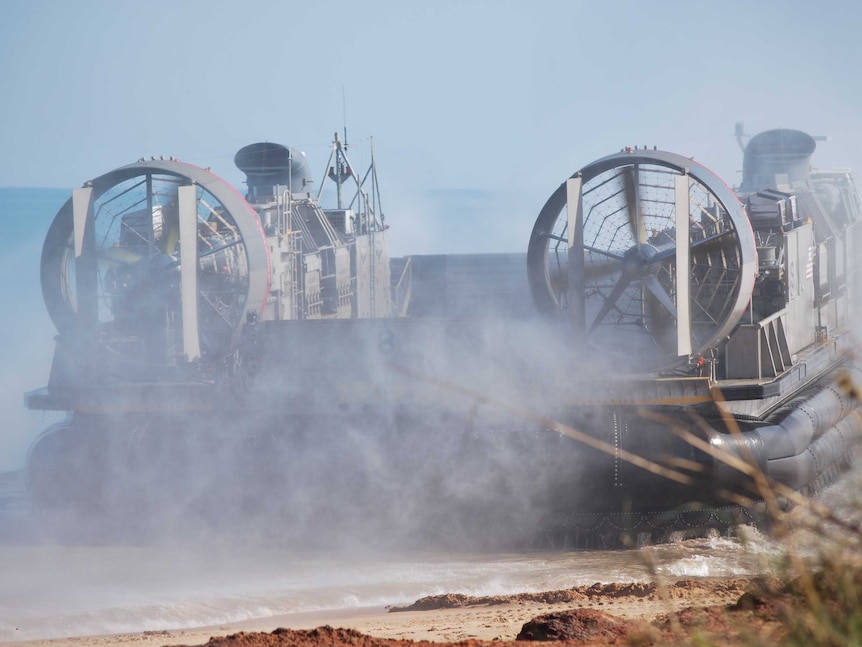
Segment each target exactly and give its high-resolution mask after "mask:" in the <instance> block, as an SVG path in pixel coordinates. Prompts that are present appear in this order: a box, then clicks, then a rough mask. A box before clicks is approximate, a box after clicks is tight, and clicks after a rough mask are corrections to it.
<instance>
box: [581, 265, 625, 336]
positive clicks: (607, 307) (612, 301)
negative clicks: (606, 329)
mask: <svg viewBox="0 0 862 647" xmlns="http://www.w3.org/2000/svg"><path fill="white" fill-rule="evenodd" d="M630 283H631V277H630V276H629V275H628V274H623V275H622V276H621V277H620V280H619V281H617V284H616V285H615V286H614V289H613V290H611V293H610V294H609V295H608V298H607V299H605V302H604V303H603V304H602V307H601V309H600V310H599V313H598V314H597V315H596V318H595V319H593V323H592V325H591V326H590V330H589V332H593V331H594V330H595V329H596V327H597V326H598V325H599V324H600V323H601V322H602V319H604V318H605V317H606V316H607V315H608V313H609V312H610V311H611V309H613V307H614V306H615V305H616V304H617V301H618V300H619V298H620V297H621V296H622V294H623V292H625V290H626V288H627V287H628V286H629V284H630Z"/></svg>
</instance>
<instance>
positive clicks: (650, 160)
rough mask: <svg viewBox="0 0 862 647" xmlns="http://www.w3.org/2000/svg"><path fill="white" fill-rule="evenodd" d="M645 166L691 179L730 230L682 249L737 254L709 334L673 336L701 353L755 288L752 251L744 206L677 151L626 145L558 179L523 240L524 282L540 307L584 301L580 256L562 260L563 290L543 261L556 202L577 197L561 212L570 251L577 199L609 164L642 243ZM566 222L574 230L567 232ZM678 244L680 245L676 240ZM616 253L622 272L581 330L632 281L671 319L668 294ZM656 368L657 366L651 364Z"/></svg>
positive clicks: (733, 320)
mask: <svg viewBox="0 0 862 647" xmlns="http://www.w3.org/2000/svg"><path fill="white" fill-rule="evenodd" d="M645 165H651V166H653V167H660V168H663V169H667V170H669V171H671V172H673V173H676V174H678V175H680V176H681V177H685V176H688V177H690V178H691V179H693V180H694V181H695V182H696V183H697V184H699V185H700V186H702V187H703V188H704V189H705V190H706V191H707V192H708V193H709V195H710V196H711V198H712V199H714V200H715V201H716V202H717V203H718V204H719V205H720V206H721V207H722V208H723V209H724V211H725V212H726V213H727V214H728V216H729V218H730V221H731V224H732V228H733V231H732V232H729V233H728V237H727V238H726V239H725V238H723V236H722V237H719V236H716V237H715V239H718V240H714V239H703V240H699V241H696V242H694V243H690V244H689V245H688V246H687V247H689V248H694V247H695V246H700V245H704V246H705V245H723V244H724V245H730V244H732V245H733V246H734V247H735V248H736V251H737V252H738V254H739V259H740V267H739V276H738V279H737V280H736V284H735V285H734V286H733V288H732V294H730V295H729V296H728V300H729V307H727V308H726V309H725V315H724V316H723V318H722V319H721V320H720V321H717V322H715V326H714V328H713V329H712V331H711V333H710V334H709V336H708V338H707V339H701V340H699V341H698V342H697V343H696V344H694V343H693V342H692V341H691V336H690V335H689V336H688V337H689V340H690V341H689V343H688V344H686V343H685V342H684V341H683V340H682V339H679V340H678V347H677V350H678V351H679V353H680V354H681V355H683V354H685V355H687V354H688V353H687V352H686V351H689V352H695V353H697V352H701V353H705V352H707V350H708V349H709V348H712V347H714V346H715V345H717V344H718V343H719V342H720V340H722V339H724V338H725V337H726V336H727V334H728V333H730V331H731V330H732V329H733V327H734V326H735V325H736V324H737V323H738V322H739V320H740V319H741V317H742V316H743V315H744V313H745V310H746V308H747V306H748V304H749V301H750V299H751V295H752V292H753V288H754V281H755V277H756V273H757V253H756V246H755V240H754V233H753V231H752V228H751V224H750V223H749V222H748V219H747V218H746V216H745V212H744V209H743V208H742V205H741V204H740V203H739V200H738V199H737V197H736V195H735V194H734V193H733V192H732V191H731V190H730V189H729V188H728V186H727V185H726V184H725V183H724V182H723V181H722V180H721V179H720V178H718V177H717V176H716V175H715V174H713V173H712V172H711V171H710V170H708V169H707V168H706V167H704V166H702V165H700V164H698V163H697V162H694V161H693V160H691V159H689V158H687V157H684V156H682V155H677V154H675V153H669V152H666V151H647V150H641V151H638V150H635V151H629V150H627V151H624V152H621V153H616V154H613V155H609V156H607V157H604V158H602V159H600V160H597V161H596V162H593V163H592V164H589V165H588V166H585V167H584V168H582V169H581V170H580V171H577V172H576V173H574V174H573V175H572V176H571V178H570V179H569V180H567V181H566V182H564V183H563V184H561V185H560V186H559V188H558V189H557V190H556V191H555V192H554V193H553V194H552V195H551V197H550V198H548V201H547V202H546V203H545V205H544V207H543V208H542V210H541V212H540V213H539V216H538V218H537V219H536V224H535V226H534V227H533V232H532V236H531V238H530V243H529V248H528V261H527V263H528V276H529V283H530V289H531V292H532V295H533V299H534V301H535V304H536V306H537V307H538V308H539V309H540V310H541V311H544V312H546V313H551V314H552V313H554V312H555V311H559V310H564V309H572V307H573V302H575V301H577V299H578V298H586V295H584V293H583V291H582V290H580V289H579V286H582V282H583V278H582V277H583V275H584V272H585V270H582V269H581V266H580V263H582V254H580V253H578V254H576V253H569V255H568V259H567V263H568V264H569V271H568V286H567V290H560V289H559V287H558V286H557V285H555V281H554V276H553V275H552V272H551V271H550V270H549V265H550V263H551V259H550V258H549V243H550V241H552V240H559V234H556V235H555V233H554V227H555V225H556V223H557V220H558V217H559V214H560V212H561V211H562V209H563V207H564V206H567V205H568V204H569V203H570V202H571V201H573V198H574V196H575V195H577V199H578V201H579V202H578V208H577V209H575V210H570V211H569V216H568V222H569V225H568V229H569V230H570V232H572V233H570V234H569V235H568V236H569V240H568V244H569V249H573V244H574V243H575V241H576V240H578V239H579V237H582V235H583V233H582V231H580V233H579V228H581V229H582V227H583V224H582V219H583V218H589V215H582V214H584V210H585V209H587V207H586V206H584V205H583V204H582V200H583V196H584V194H585V192H586V191H590V190H591V188H590V187H589V183H590V181H591V180H593V179H595V178H597V177H598V176H599V175H601V174H602V173H605V172H607V171H611V170H614V169H620V170H621V173H622V178H623V180H622V181H623V183H624V186H625V194H626V198H627V209H628V220H629V226H630V227H631V228H632V229H633V230H634V232H633V234H632V237H633V238H634V239H635V240H637V241H640V240H645V236H646V233H645V232H644V231H642V230H644V225H643V222H642V217H641V214H640V213H639V212H640V208H641V207H640V197H639V196H638V184H637V183H638V182H639V181H640V180H639V177H640V174H641V173H642V170H641V167H643V166H645ZM677 195H679V194H677ZM676 202H677V205H676V206H677V207H678V208H684V206H683V205H684V204H685V203H686V202H687V200H685V199H683V198H682V197H681V196H679V197H677V199H676ZM632 203H634V205H632ZM579 214H581V215H579ZM579 218H581V220H579ZM679 219H680V221H682V216H681V215H680V216H679ZM573 226H574V231H572V230H573ZM677 229H679V227H677ZM572 234H573V235H572ZM681 234H682V232H680V235H677V240H681V237H680V236H681ZM731 234H732V237H731ZM677 245H678V246H681V245H679V244H678V243H677ZM575 247H576V245H575ZM581 247H582V248H583V249H584V250H585V251H586V250H587V249H588V248H586V247H583V243H581ZM644 247H648V245H643V244H640V243H638V244H637V245H636V248H637V249H635V248H633V249H632V250H629V252H632V253H631V254H629V253H628V252H627V253H626V258H627V257H628V256H629V255H631V256H635V255H638V254H641V249H642V248H644ZM641 255H642V254H641ZM670 255H671V253H670V252H668V251H663V252H660V254H658V255H656V257H651V258H645V259H644V260H643V261H642V262H646V263H648V264H651V263H655V262H657V261H658V260H661V261H664V260H667V259H668V258H669V256H670ZM673 255H674V256H676V253H675V252H674V253H673ZM607 256H609V257H611V258H613V254H607ZM617 258H618V259H619V267H620V270H621V271H623V276H622V278H620V280H619V281H618V283H617V285H616V287H615V288H614V291H613V292H612V293H611V295H610V296H609V297H607V299H606V300H605V304H604V305H603V307H602V309H600V310H599V314H598V316H597V317H596V318H595V320H594V325H593V326H592V327H590V326H585V327H584V329H586V330H587V335H589V334H590V333H591V332H592V328H594V327H595V325H597V324H598V323H599V321H600V320H601V319H602V318H603V317H605V316H606V315H607V314H608V312H609V310H610V308H611V307H614V306H615V304H614V303H613V302H614V300H615V298H619V296H620V294H621V293H622V292H623V291H624V290H625V289H626V288H627V287H628V285H629V283H631V282H633V281H635V280H638V281H641V282H642V284H643V285H644V287H646V288H648V289H650V291H651V292H653V293H654V294H655V296H656V298H657V299H658V300H659V301H660V302H661V303H662V304H663V307H665V309H667V310H668V311H669V312H670V313H671V314H674V315H675V316H677V317H678V313H676V312H674V309H673V308H669V307H668V305H669V304H668V301H667V299H665V298H664V297H665V296H667V295H666V292H665V291H664V290H663V289H661V288H658V289H657V288H656V286H655V285H654V284H653V285H652V286H651V285H650V284H651V281H650V279H649V278H648V277H645V276H644V277H641V276H634V275H632V274H627V273H626V271H624V270H625V268H626V264H627V262H628V261H626V260H625V258H624V257H622V256H617ZM686 264H687V261H686V260H685V253H683V254H681V255H680V258H679V259H678V260H677V261H675V265H677V266H678V271H680V272H682V268H683V266H685V265H686ZM579 277H581V278H579ZM687 287H688V286H686V287H684V288H682V294H685V293H686V292H687ZM677 308H678V305H677ZM571 316H572V318H574V319H575V320H578V321H579V319H580V315H579V314H577V306H575V311H574V312H573V313H572V314H571ZM683 317H685V313H684V314H683ZM678 328H680V326H678ZM681 328H682V329H681V330H680V331H679V336H680V337H681V336H683V335H684V333H685V324H683V326H682V327H681ZM577 329H578V326H576V330H577ZM675 361H678V360H673V359H671V358H668V363H670V364H672V363H674V362H675ZM655 368H660V367H659V366H656V367H655Z"/></svg>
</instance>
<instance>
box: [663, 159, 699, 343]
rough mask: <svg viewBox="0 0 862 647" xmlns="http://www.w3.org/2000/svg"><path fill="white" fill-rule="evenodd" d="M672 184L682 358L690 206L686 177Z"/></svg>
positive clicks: (687, 334) (687, 313)
mask: <svg viewBox="0 0 862 647" xmlns="http://www.w3.org/2000/svg"><path fill="white" fill-rule="evenodd" d="M674 182H675V187H674V188H675V194H676V195H675V203H676V204H675V208H676V268H675V270H676V272H675V276H676V307H677V316H676V354H677V356H679V357H681V356H688V355H691V297H690V291H689V281H690V280H691V260H690V251H691V250H690V249H689V244H690V241H689V239H690V237H691V236H690V233H689V230H690V228H691V223H690V221H689V219H690V217H691V216H690V214H691V211H690V209H691V205H690V198H689V185H688V175H687V174H683V175H677V176H676V178H675V180H674ZM656 283H658V281H657V280H656ZM659 287H660V286H659ZM662 292H664V290H662Z"/></svg>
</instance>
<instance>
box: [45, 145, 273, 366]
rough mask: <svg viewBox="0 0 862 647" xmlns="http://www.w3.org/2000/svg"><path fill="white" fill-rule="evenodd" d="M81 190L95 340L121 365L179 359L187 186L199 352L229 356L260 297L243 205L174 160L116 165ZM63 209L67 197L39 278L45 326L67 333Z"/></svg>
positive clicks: (259, 263)
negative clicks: (85, 195)
mask: <svg viewBox="0 0 862 647" xmlns="http://www.w3.org/2000/svg"><path fill="white" fill-rule="evenodd" d="M84 186H85V187H91V188H92V197H91V201H92V210H91V211H90V212H89V214H88V216H87V225H86V226H87V227H88V228H90V227H92V229H87V231H88V233H89V235H90V236H91V237H92V238H93V239H94V243H93V246H94V247H95V249H94V250H92V252H93V256H94V257H95V260H94V262H93V264H92V268H93V269H92V270H91V271H94V272H95V274H96V277H95V284H96V288H95V291H96V297H95V299H96V306H95V308H96V309H97V311H98V312H97V314H96V317H97V319H98V326H97V330H98V334H99V338H100V339H101V340H102V342H103V343H104V344H106V345H107V347H108V348H109V349H110V350H112V351H114V352H115V353H116V354H118V355H119V356H121V357H123V358H125V359H130V360H135V361H140V362H144V363H148V364H154V365H164V364H172V363H174V362H175V361H176V360H177V355H178V353H177V350H179V351H180V354H181V351H182V350H183V349H182V334H181V332H182V331H181V328H182V315H181V304H180V274H181V263H180V261H179V258H180V249H181V244H182V240H180V237H179V210H178V206H177V196H178V192H179V187H180V186H194V187H195V209H196V215H197V223H196V225H194V227H195V229H196V230H197V241H196V247H197V251H196V256H197V261H198V270H197V275H196V287H197V294H198V303H197V308H198V333H199V340H200V350H201V353H202V356H204V357H210V358H212V357H217V356H221V355H224V354H226V353H228V352H230V351H231V350H232V349H233V348H234V347H235V344H236V343H237V341H238V337H239V333H240V331H241V328H242V325H243V324H244V322H245V316H246V312H247V311H248V310H255V311H257V310H259V309H260V308H261V307H262V305H263V303H264V300H265V298H266V295H267V293H268V291H269V280H270V264H269V253H268V250H267V246H266V242H265V237H264V234H263V230H262V228H261V225H260V220H259V218H258V216H257V214H256V213H255V212H254V210H253V209H252V208H251V206H250V205H249V204H248V203H247V202H246V201H245V199H244V198H243V197H242V196H241V195H240V194H239V193H238V192H237V191H236V190H235V189H234V188H233V187H232V186H230V185H229V184H227V183H226V182H224V181H223V180H222V179H221V178H219V177H217V176H216V175H214V174H212V173H210V172H209V171H208V170H205V169H202V168H200V167H197V166H194V165H192V164H187V163H184V162H178V161H174V160H152V161H142V162H139V163H136V164H130V165H128V166H123V167H121V168H118V169H115V170H113V171H111V172H109V173H106V174H104V175H102V176H100V177H98V178H96V179H94V180H91V181H90V182H88V183H86V184H85V185H84ZM73 211H74V206H73V199H69V200H68V201H67V202H66V203H65V204H64V205H63V207H61V209H60V210H59V212H58V213H57V215H56V217H55V218H54V221H53V223H52V224H51V227H50V228H49V230H48V234H47V236H46V238H45V243H44V245H43V248H42V261H41V281H42V294H43V297H44V300H45V305H46V307H47V309H48V312H49V314H50V316H51V319H52V320H53V322H54V325H55V326H56V327H57V329H58V330H59V331H60V332H61V333H70V334H77V333H80V332H81V331H82V328H83V327H86V326H85V324H83V320H84V319H85V317H83V316H82V313H80V312H79V307H78V295H77V289H78V288H77V273H78V272H80V271H81V270H80V269H79V267H80V266H78V265H77V263H76V258H75V230H74V215H73ZM150 214H151V215H150ZM82 255H83V254H82ZM91 258H92V257H91ZM178 340H179V341H178Z"/></svg>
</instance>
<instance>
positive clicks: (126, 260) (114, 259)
mask: <svg viewBox="0 0 862 647" xmlns="http://www.w3.org/2000/svg"><path fill="white" fill-rule="evenodd" d="M142 258H143V256H142V255H141V254H140V253H139V252H136V251H134V250H133V249H130V248H129V247H105V248H104V249H100V250H99V260H100V261H105V262H107V263H110V264H112V265H134V264H135V263H137V262H138V261H139V260H141V259H142Z"/></svg>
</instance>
